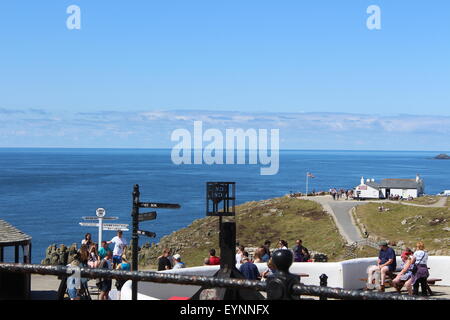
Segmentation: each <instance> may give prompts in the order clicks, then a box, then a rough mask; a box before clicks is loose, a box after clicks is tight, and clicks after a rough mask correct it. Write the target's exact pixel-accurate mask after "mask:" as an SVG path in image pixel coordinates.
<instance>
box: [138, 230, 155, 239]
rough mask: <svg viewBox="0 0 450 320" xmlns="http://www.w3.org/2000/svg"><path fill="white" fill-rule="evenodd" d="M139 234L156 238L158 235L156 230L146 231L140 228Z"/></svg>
mask: <svg viewBox="0 0 450 320" xmlns="http://www.w3.org/2000/svg"><path fill="white" fill-rule="evenodd" d="M137 234H140V235H142V236H147V237H149V238H154V237H156V233H154V232H150V231H144V230H138V231H137Z"/></svg>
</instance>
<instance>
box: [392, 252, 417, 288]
mask: <svg viewBox="0 0 450 320" xmlns="http://www.w3.org/2000/svg"><path fill="white" fill-rule="evenodd" d="M411 255H412V251H411V250H409V249H407V250H405V251H403V252H402V255H401V258H402V262H401V264H400V267H401V268H402V270H401V271H400V272H399V273H398V274H397V276H396V277H395V279H394V280H393V281H392V282H393V283H394V287H395V289H396V290H397V292H398V293H400V292H401V290H402V288H403V286H404V285H406V290H407V291H408V294H409V295H412V269H413V264H412V259H411Z"/></svg>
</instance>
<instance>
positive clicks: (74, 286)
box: [66, 257, 81, 300]
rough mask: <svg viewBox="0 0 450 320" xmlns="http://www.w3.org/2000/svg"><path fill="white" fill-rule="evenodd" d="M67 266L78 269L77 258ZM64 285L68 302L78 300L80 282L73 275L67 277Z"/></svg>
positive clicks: (79, 297)
mask: <svg viewBox="0 0 450 320" xmlns="http://www.w3.org/2000/svg"><path fill="white" fill-rule="evenodd" d="M67 266H68V267H80V261H79V260H78V257H77V258H75V259H74V260H72V262H71V263H70V264H68V265H67ZM66 284H67V294H68V295H69V298H70V300H80V299H81V295H80V290H81V281H80V280H78V279H77V278H76V277H75V275H71V276H70V277H67V280H66Z"/></svg>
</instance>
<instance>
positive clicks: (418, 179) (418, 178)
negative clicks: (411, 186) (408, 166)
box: [416, 174, 420, 183]
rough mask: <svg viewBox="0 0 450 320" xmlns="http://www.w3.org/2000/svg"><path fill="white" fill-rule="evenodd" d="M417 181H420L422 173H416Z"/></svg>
mask: <svg viewBox="0 0 450 320" xmlns="http://www.w3.org/2000/svg"><path fill="white" fill-rule="evenodd" d="M416 182H417V183H419V182H420V175H419V174H416Z"/></svg>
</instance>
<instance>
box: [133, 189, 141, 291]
mask: <svg viewBox="0 0 450 320" xmlns="http://www.w3.org/2000/svg"><path fill="white" fill-rule="evenodd" d="M139 195H140V192H139V185H137V184H136V185H135V186H134V189H133V211H132V212H131V217H132V220H133V234H132V238H131V246H132V249H133V252H132V255H133V259H132V261H131V270H132V271H137V270H138V245H139V243H138V229H139ZM137 286H138V283H137V281H136V280H133V281H132V284H131V299H132V300H137Z"/></svg>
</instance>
